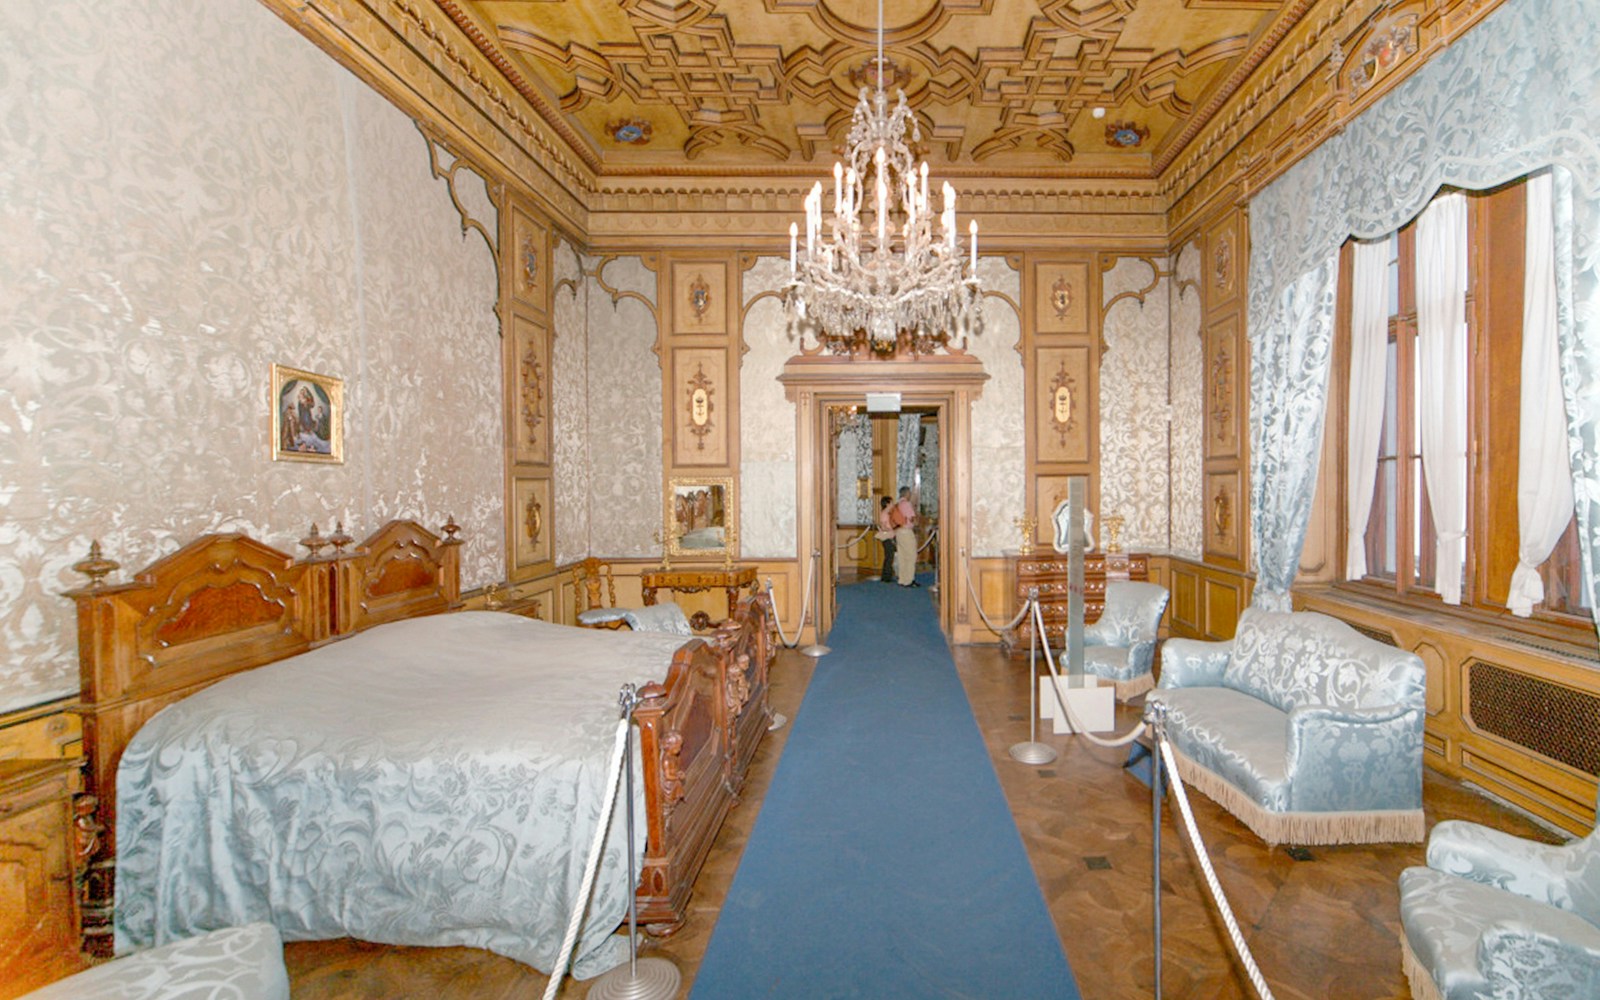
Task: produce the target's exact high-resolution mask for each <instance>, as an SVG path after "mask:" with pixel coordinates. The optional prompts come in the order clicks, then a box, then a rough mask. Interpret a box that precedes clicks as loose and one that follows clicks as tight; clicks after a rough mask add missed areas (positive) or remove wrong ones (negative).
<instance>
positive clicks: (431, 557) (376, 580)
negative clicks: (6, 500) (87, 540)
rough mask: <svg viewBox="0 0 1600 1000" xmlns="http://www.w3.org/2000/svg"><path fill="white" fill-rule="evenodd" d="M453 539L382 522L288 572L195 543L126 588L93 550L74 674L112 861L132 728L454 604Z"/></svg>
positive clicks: (222, 540) (209, 542) (261, 557)
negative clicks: (346, 639) (212, 689)
mask: <svg viewBox="0 0 1600 1000" xmlns="http://www.w3.org/2000/svg"><path fill="white" fill-rule="evenodd" d="M459 530H460V529H459V528H457V527H456V526H455V525H454V524H449V525H446V526H445V534H446V536H447V537H445V538H443V539H441V538H440V537H439V536H437V535H435V534H433V533H432V532H430V531H428V530H427V529H426V528H423V527H421V526H420V525H418V524H416V523H415V522H411V521H391V522H389V523H388V524H386V525H384V526H383V528H381V529H379V530H378V531H377V532H376V533H375V534H373V535H372V537H370V538H368V539H367V540H366V541H365V542H363V543H362V544H361V545H360V546H358V547H357V548H356V549H355V551H353V552H349V553H344V552H339V553H336V554H334V555H331V556H313V557H311V558H309V559H305V560H296V559H295V558H294V557H292V556H290V555H287V554H285V553H283V552H280V551H278V550H277V549H274V548H272V547H271V546H269V545H265V544H262V543H261V542H258V541H255V540H253V539H250V538H247V537H246V536H244V535H237V534H234V535H206V536H204V537H201V538H198V539H196V540H195V541H193V542H191V543H189V544H188V545H186V546H184V547H183V548H182V549H179V550H178V551H177V552H174V553H173V554H172V555H169V556H166V557H164V558H161V559H158V560H156V561H155V562H153V563H151V564H150V565H149V566H148V567H146V568H145V569H144V571H143V572H141V573H139V574H138V575H136V576H135V577H133V579H132V580H130V581H129V582H127V583H121V584H114V585H107V584H104V583H102V582H100V578H101V577H102V576H104V575H105V573H106V568H107V567H111V566H113V565H114V564H112V563H109V562H107V561H104V560H101V559H100V558H99V550H98V546H96V548H95V549H94V550H93V551H92V552H91V558H90V559H89V560H85V561H84V563H80V564H79V565H80V566H85V565H91V564H92V565H93V569H92V570H85V572H87V573H89V575H90V576H91V578H92V579H93V580H94V582H93V583H91V584H90V585H89V586H87V587H80V588H78V589H76V590H72V591H69V592H68V593H67V596H68V597H71V598H72V599H73V600H74V601H76V602H77V605H78V669H79V676H80V683H81V692H80V699H79V700H80V705H79V708H78V709H77V711H78V712H79V713H80V714H81V715H82V716H83V742H84V753H85V755H86V756H87V757H88V758H89V786H90V788H89V790H90V792H91V793H92V794H94V795H95V796H96V797H97V798H98V799H99V810H98V812H99V818H100V821H101V822H102V823H103V824H105V845H106V851H107V853H110V852H114V851H115V831H116V803H115V795H116V787H117V781H116V778H117V764H118V762H119V761H121V760H122V752H123V749H124V748H125V747H126V746H127V745H128V741H129V740H130V739H132V738H133V734H134V733H135V732H137V731H138V729H139V727H140V726H142V725H144V723H145V722H146V721H147V720H148V719H149V718H150V717H151V716H152V715H154V714H156V713H157V712H159V711H160V710H161V709H163V708H165V707H166V706H167V705H170V704H172V703H173V702H175V701H178V700H179V699H181V698H184V697H186V696H188V695H190V694H193V693H194V692H196V691H199V690H200V689H201V688H204V687H207V686H209V685H211V684H214V683H216V682H217V681H219V680H222V679H223V678H224V677H227V676H228V675H230V674H235V673H239V672H241V671H245V670H252V669H254V668H256V667H259V666H262V665H263V664H267V663H272V662H274V661H276V660H281V659H284V658H285V657H289V656H294V655H295V654H297V653H303V652H306V651H307V650H309V649H312V648H314V647H316V646H318V645H320V644H322V643H324V642H328V641H331V640H336V639H338V638H340V637H341V636H345V635H350V634H353V633H355V632H358V631H360V630H362V629H364V628H368V627H370V626H372V625H376V624H379V623H381V622H386V621H394V620H396V619H399V618H409V617H416V616H419V615H428V614H434V613H437V612H440V611H447V610H450V609H451V608H454V607H457V606H458V605H459V604H460V599H459V598H460V589H461V585H460V580H459V579H458V572H459V567H460V558H459V551H460V544H461V542H460V540H459V539H457V538H456V537H455V534H456V532H458V531H459Z"/></svg>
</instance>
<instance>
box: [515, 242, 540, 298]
mask: <svg viewBox="0 0 1600 1000" xmlns="http://www.w3.org/2000/svg"><path fill="white" fill-rule="evenodd" d="M518 249H519V250H520V251H521V256H522V268H521V270H520V271H519V272H518V275H517V278H518V280H520V281H521V282H522V291H523V292H524V293H527V292H531V291H533V290H534V289H535V288H538V287H539V247H538V245H537V244H535V243H534V241H533V234H532V233H526V234H524V235H523V237H522V246H521V247H519V248H518Z"/></svg>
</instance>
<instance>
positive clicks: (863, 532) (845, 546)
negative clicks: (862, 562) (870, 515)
mask: <svg viewBox="0 0 1600 1000" xmlns="http://www.w3.org/2000/svg"><path fill="white" fill-rule="evenodd" d="M872 530H873V528H872V526H871V525H868V526H867V527H865V528H862V529H861V534H859V535H857V536H856V537H854V538H852V539H850V540H849V541H848V542H845V543H844V544H842V545H835V546H834V548H836V549H848V548H849V547H850V546H852V545H854V544H855V543H857V542H859V541H861V540H862V539H863V538H865V537H867V533H868V532H870V531H872Z"/></svg>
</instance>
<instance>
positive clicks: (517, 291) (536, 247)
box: [501, 203, 550, 312]
mask: <svg viewBox="0 0 1600 1000" xmlns="http://www.w3.org/2000/svg"><path fill="white" fill-rule="evenodd" d="M505 258H506V259H505V261H504V263H503V264H502V265H501V266H503V267H504V268H505V269H506V272H507V279H508V281H509V282H510V285H511V297H512V299H514V300H515V301H516V302H517V303H518V304H519V305H524V306H527V307H529V308H531V309H537V310H539V311H540V312H543V311H544V310H545V308H546V306H547V304H548V302H549V292H548V289H549V285H550V230H549V229H548V228H547V227H545V226H544V225H542V224H541V223H540V222H538V221H537V220H536V219H535V218H534V217H533V216H532V215H531V214H529V213H528V211H527V209H526V208H524V207H523V206H522V205H521V204H520V203H513V204H512V206H511V240H510V242H509V243H508V244H507V253H506V255H505Z"/></svg>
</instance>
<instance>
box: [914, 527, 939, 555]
mask: <svg viewBox="0 0 1600 1000" xmlns="http://www.w3.org/2000/svg"><path fill="white" fill-rule="evenodd" d="M938 537H939V529H938V528H934V529H933V530H932V531H930V532H928V540H927V541H925V542H923V543H922V545H921V547H920V548H918V549H917V552H918V553H919V554H920V553H923V552H926V551H927V550H928V546H930V545H932V544H933V540H934V539H935V538H938Z"/></svg>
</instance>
